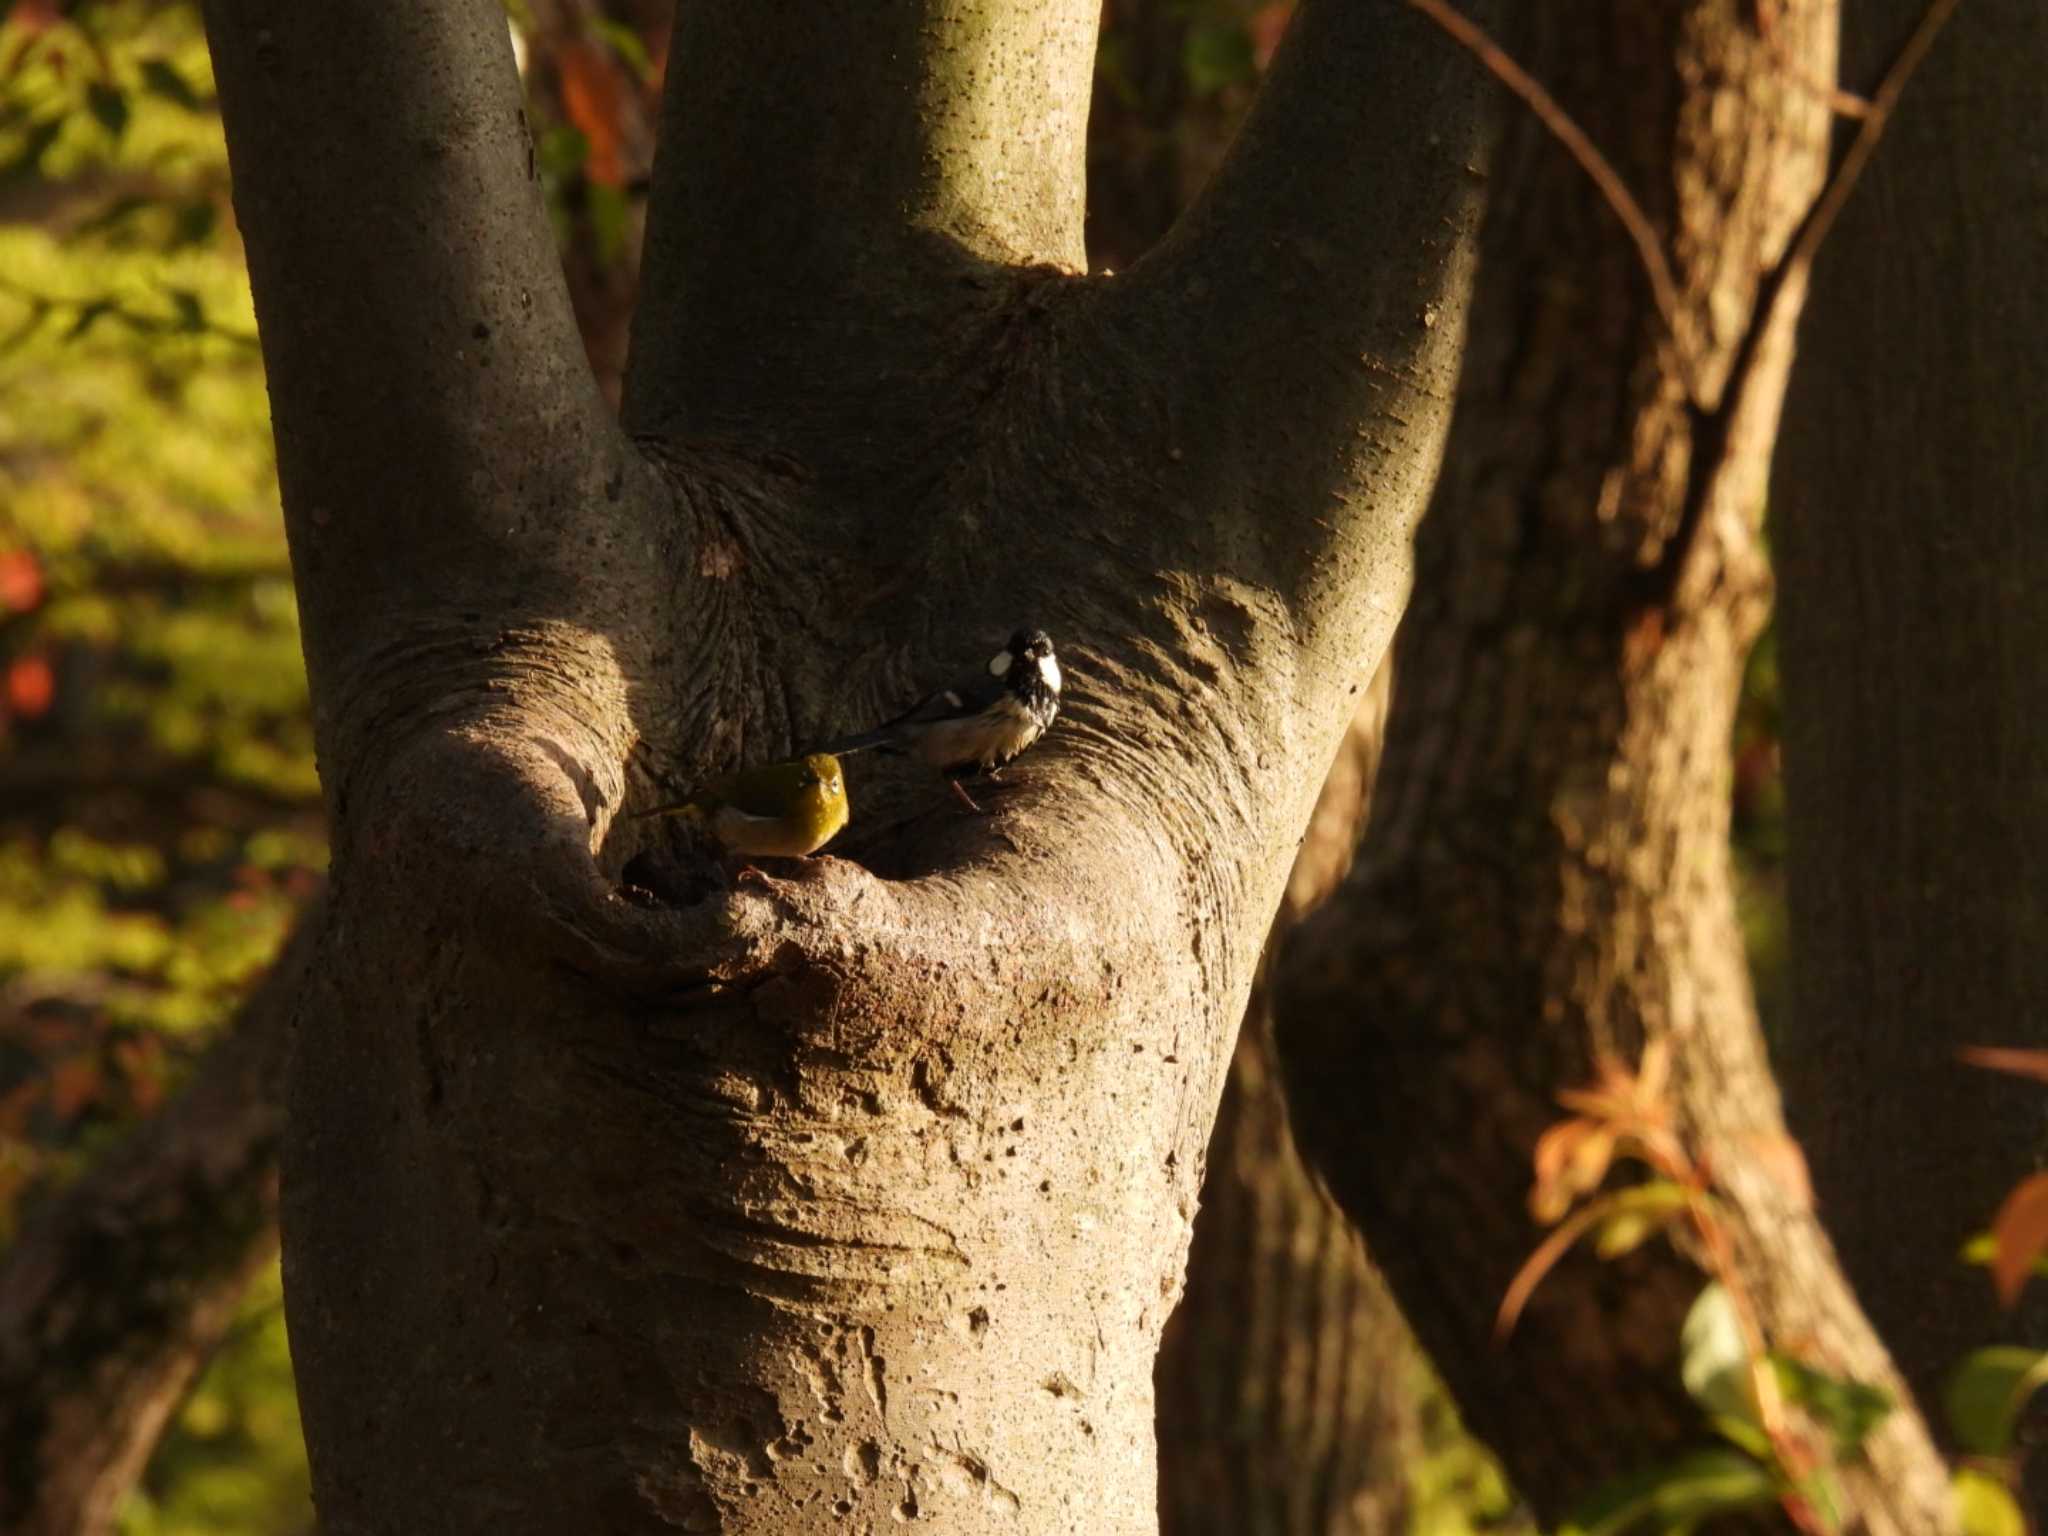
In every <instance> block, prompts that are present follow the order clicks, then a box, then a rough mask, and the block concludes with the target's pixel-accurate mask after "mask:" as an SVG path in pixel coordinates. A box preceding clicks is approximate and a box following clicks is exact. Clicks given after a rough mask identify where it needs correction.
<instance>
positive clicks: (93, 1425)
mask: <svg viewBox="0 0 2048 1536" xmlns="http://www.w3.org/2000/svg"><path fill="white" fill-rule="evenodd" d="M322 913H323V905H322V903H320V902H318V901H316V902H315V903H314V904H313V905H312V906H310V907H309V908H308V909H307V911H306V913H305V914H304V915H303V916H302V917H301V918H300V920H299V926H298V929H297V930H296V932H295V934H294V936H293V938H292V939H291V940H290V942H289V943H288V944H287V945H286V947H285V952H284V954H283V955H282V956H281V957H280V958H279V959H278V961H277V963H276V964H275V965H274V966H273V967H272V968H271V971H270V973H269V975H268V976H266V977H265V978H264V980H263V982H262V983H261V985H259V986H258V988H257V989H256V991H255V993H254V994H253V995H252V996H251V997H250V999H249V1000H248V1002H247V1003H245V1004H244V1005H243V1007H242V1011H241V1014H240V1016H239V1017H238V1018H237V1019H236V1021H235V1023H234V1026H233V1029H232V1032H231V1033H230V1034H229V1035H228V1036H227V1037H226V1038H225V1039H223V1040H222V1041H221V1042H220V1043H219V1044H218V1045H216V1046H215V1047H214V1048H213V1049H212V1050H211V1051H210V1052H209V1053H208V1054H207V1056H206V1059H205V1060H204V1061H203V1062H202V1063H201V1064H200V1066H199V1069H198V1073H197V1075H196V1076H195V1078H194V1079H193V1081H192V1083H191V1084H190V1085H189V1086H188V1087H187V1088H186V1089H185V1090H184V1092H182V1093H181V1094H179V1095H178V1097H177V1098H175V1099H173V1100H172V1101H171V1102H170V1103H169V1104H168V1105H166V1106H165V1107H164V1109H163V1110H162V1111H161V1112H159V1113H158V1114H157V1115H156V1116H155V1117H154V1118H153V1119H151V1120H150V1121H149V1122H148V1123H147V1124H145V1125H144V1126H142V1127H141V1128H140V1129H139V1130H137V1131H136V1132H135V1134H134V1135H133V1136H132V1137H130V1138H129V1140H128V1141H127V1142H126V1143H124V1144H123V1145H122V1146H120V1147H118V1148H116V1149H115V1150H114V1151H113V1152H111V1153H109V1154H108V1155H107V1156H106V1157H105V1158H103V1159H102V1160H101V1161H100V1162H99V1163H98V1164H96V1165H95V1166H94V1167H93V1169H92V1170H91V1171H90V1172H89V1173H87V1174H86V1175H85V1176H84V1177H83V1178H81V1179H80V1180H79V1181H78V1182H77V1183H76V1184H74V1185H72V1186H71V1187H70V1188H69V1189H67V1190H65V1191H64V1192H63V1194H61V1195H60V1196H58V1197H57V1198H56V1199H55V1200H54V1201H53V1202H52V1203H51V1204H50V1205H48V1206H47V1207H45V1208H44V1209H43V1210H41V1211H40V1212H38V1213H37V1214H36V1215H35V1217H34V1218H33V1219H32V1220H31V1221H30V1222H29V1224H28V1226H27V1228H26V1229H25V1230H24V1231H23V1232H22V1234H21V1236H20V1237H19V1239H18V1240H17V1241H16V1242H15V1243H14V1245H13V1246H12V1247H11V1248H10V1249H9V1250H8V1251H7V1254H6V1263H5V1266H4V1267H0V1528H5V1529H6V1530H7V1531H9V1532H10V1533H12V1536H99V1533H102V1532H105V1531H108V1530H110V1529H112V1524H113V1518H114V1512H115V1510H116V1508H117V1507H118V1505H119V1503H120V1499H121V1496H122V1495H123V1494H124V1493H125V1492H127V1490H128V1488H129V1487H130V1485H131V1484H133V1482H134V1481H135V1479H136V1477H137V1476H138V1475H139V1474H140V1473H141V1471H142V1468H143V1465H144V1463H145V1462H147V1461H148V1459H149V1455H150V1452H151V1451H152V1450H154V1449H155V1447H156V1443H157V1439H158V1437H159V1435H161V1433H162V1432H163V1428H164V1426H165V1424H166V1423H167V1422H168V1420H169V1418H170V1415H171V1413H172V1411H173V1410H175V1409H176V1407H177V1406H178V1403H179V1401H180V1399H181V1398H182V1397H183V1396H184V1393H185V1389H186V1388H187V1387H188V1386H189V1385H190V1384H191V1382H192V1380H193V1378H194V1377H195V1376H196V1375H197V1374H198V1372H199V1369H200V1367H202V1366H203V1365H204V1364H205V1363H206V1358H207V1356H208V1355H209V1354H211V1353H212V1351H213V1348H214V1346H215V1345H216V1344H217V1343H219V1341H220V1339H221V1336H222V1335H223V1334H224V1333H225V1332H226V1331H227V1328H228V1325H229V1323H230V1322H231V1321H232V1319H233V1317H234V1310H235V1303H236V1301H237V1299H238V1298H239V1297H240V1296H241V1293H242V1289H243V1287H244V1286H245V1285H246V1284H247V1282H248V1280H249V1277H250V1275H251V1274H252V1273H254V1271H255V1270H256V1268H257V1266H259V1265H260V1264H262V1263H263V1262H264V1260H266V1259H267V1258H269V1256H270V1254H271V1253H272V1251H273V1250H274V1248H275V1246H276V1242H277V1152H278V1138H279V1132H280V1129H281V1125H282V1119H283V1115H282V1093H283V1082H282V1079H283V1075H284V1059H285V1050H286V1044H287V1041H288V1039H289V1029H290V1022H291V1016H292V1009H293V1006H294V1004H295V1002H296V998H297V993H298V988H299V984H300V981H301V979H302V977H303V974H304V971H305V967H306V964H307V961H308V960H309V959H310V957H311V952H312V949H313V947H314V944H315V941H316V939H317V935H318V933H319V928H320V923H321V920H322Z"/></svg>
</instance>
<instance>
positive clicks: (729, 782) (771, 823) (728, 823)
mask: <svg viewBox="0 0 2048 1536" xmlns="http://www.w3.org/2000/svg"><path fill="white" fill-rule="evenodd" d="M640 814H641V815H643V816H687V817H689V818H690V819H691V820H692V821H694V822H696V823H697V824H698V825H699V826H701V827H703V828H704V829H705V831H707V832H708V833H709V834H710V835H711V837H712V839H713V840H714V841H715V842H717V844H718V845H719V847H720V848H722V849H723V850H724V851H725V852H727V853H735V854H740V855H742V856H744V857H748V858H757V857H758V858H802V857H804V856H805V855H806V854H811V853H816V852H817V851H818V850H819V849H820V848H822V847H824V846H825V845H826V844H827V843H829V842H831V841H832V839H833V838H834V837H835V836H837V835H838V832H839V829H840V828H841V827H843V826H845V825H846V818H847V816H848V814H849V813H848V810H847V804H846V778H845V775H844V774H843V773H842V772H841V771H840V767H839V759H838V758H836V757H833V756H832V755H831V754H829V753H826V752H813V753H811V754H810V755H809V756H807V757H800V758H793V759H791V760H789V761H787V762H781V763H763V764H760V765H759V766H758V767H753V768H741V769H739V770H737V771H736V772H733V773H729V774H727V775H725V776H724V777H723V778H719V779H713V780H712V781H711V782H710V783H709V784H706V785H705V786H704V787H703V788H701V789H699V790H698V791H696V793H694V794H692V795H691V796H689V798H687V799H684V800H678V801H676V802H674V803H673V804H671V805H658V806H656V807H655V808H654V809H653V810H651V811H642V812H641V813H640Z"/></svg>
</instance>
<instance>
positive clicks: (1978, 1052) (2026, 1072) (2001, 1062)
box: [1956, 1045, 2048, 1083]
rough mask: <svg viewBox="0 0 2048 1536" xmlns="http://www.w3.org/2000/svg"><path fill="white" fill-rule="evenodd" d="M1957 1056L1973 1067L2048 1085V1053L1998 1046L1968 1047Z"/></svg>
mask: <svg viewBox="0 0 2048 1536" xmlns="http://www.w3.org/2000/svg"><path fill="white" fill-rule="evenodd" d="M1956 1054H1957V1055H1958V1056H1960V1057H1961V1058H1962V1059H1963V1060H1964V1061H1966V1062H1968V1063H1969V1064H1970V1065H1971V1066H1973V1067H1988V1068H1990V1070H1992V1071H1993V1072H2010V1073H2012V1074H2013V1075H2014V1076H2015V1077H2031V1078H2033V1079H2035V1080H2036V1081H2037V1082H2043V1083H2048V1051H2020V1050H2012V1049H2010V1048H2008V1047H2005V1046H1997V1045H1966V1046H1964V1047H1963V1048H1962V1049H1961V1050H1959V1051H1957V1052H1956Z"/></svg>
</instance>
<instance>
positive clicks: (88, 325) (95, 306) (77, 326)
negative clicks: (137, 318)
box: [64, 299, 119, 341]
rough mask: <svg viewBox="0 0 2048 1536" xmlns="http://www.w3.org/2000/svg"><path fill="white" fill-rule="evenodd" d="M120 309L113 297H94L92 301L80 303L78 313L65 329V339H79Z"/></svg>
mask: <svg viewBox="0 0 2048 1536" xmlns="http://www.w3.org/2000/svg"><path fill="white" fill-rule="evenodd" d="M118 311H119V306H118V305H116V304H115V303H114V301H113V300H112V299H94V300H92V301H91V302H90V303H87V304H82V305H80V306H79V310H78V313H77V314H76V315H75V316H74V317H73V318H72V321H71V324H70V325H69V326H67V327H66V328H65V330H64V339H65V340H66V341H76V340H78V339H79V338H80V337H81V336H83V335H85V333H86V332H87V331H90V330H91V329H92V328H93V327H94V326H95V325H97V324H99V322H100V321H102V320H104V319H105V318H106V317H107V316H108V315H111V314H115V313H118Z"/></svg>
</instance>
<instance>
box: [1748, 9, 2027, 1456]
mask: <svg viewBox="0 0 2048 1536" xmlns="http://www.w3.org/2000/svg"><path fill="white" fill-rule="evenodd" d="M1920 11H1921V7H1920V5H1918V4H1917V3H1913V0H1858V3H1857V4H1856V5H1854V6H1852V7H1850V9H1849V26H1848V32H1847V45H1846V49H1845V51H1846V54H1847V60H1848V64H1849V68H1850V78H1852V79H1866V78H1869V77H1870V75H1871V74H1872V73H1873V72H1874V71H1875V70H1876V69H1877V68H1879V67H1881V65H1882V62H1883V61H1884V60H1885V59H1886V58H1888V57H1889V56H1890V55H1891V54H1892V53H1893V52H1894V51H1895V50H1896V49H1897V48H1898V46H1899V42H1900V39H1901V38H1903V37H1904V36H1905V35H1906V34H1907V32H1908V31H1909V30H1910V29H1911V28H1912V26H1913V25H1914V23H1915V22H1916V21H1917V20H1918V19H1919V15H1920ZM2044 122H2048V8H2044V7H2043V6H2041V5H2039V4H2036V3H2034V0H1971V3H1970V4H1969V5H1966V6H1964V7H1963V8H1962V9H1961V10H1960V11H1959V12H1958V13H1957V16H1956V19H1955V21H1954V23H1952V24H1951V25H1950V27H1949V28H1948V29H1947V31H1945V32H1944V33H1943V34H1942V36H1941V38H1940V39H1939V41H1938V42H1937V43H1936V44H1935V47H1934V50H1933V52H1932V53H1931V54H1929V56H1928V58H1927V62H1926V63H1925V64H1924V65H1923V66H1922V67H1921V70H1920V73H1919V74H1918V75H1917V76H1916V77H1915V79H1914V83H1913V90H1912V93H1911V95H1910V96H1909V98H1908V101H1907V107H1906V110H1905V111H1904V112H1903V113H1902V114H1901V116H1900V118H1899V121H1898V122H1897V124H1896V125H1895V126H1894V127H1893V129H1892V131H1891V132H1890V133H1889V134H1888V135H1887V136H1886V138H1885V146H1884V152H1883V154H1882V155H1880V156H1879V157H1878V160H1877V162H1876V163H1875V164H1874V165H1873V166H1872V168H1871V172H1870V176H1869V183H1868V185H1867V187H1866V189H1865V191H1864V193H1863V194H1862V195H1860V196H1859V197H1858V198H1857V200H1856V201H1855V202H1854V203H1853V204H1852V205H1851V206H1850V207H1849V209H1848V211H1847V212H1846V213H1845V214H1844V216H1843V220H1842V228H1841V231H1840V234H1839V236H1838V237H1837V238H1836V239H1835V240H1834V241H1832V242H1831V243H1830V246H1829V248H1828V250H1827V251H1826V252H1825V253H1824V256H1823V259H1822V262H1821V264H1820V267H1819V269H1818V271H1817V274H1816V277H1815V284H1816V286H1815V291H1814V302H1813V316H1812V323H1811V326H1810V328H1809V330H1808V332H1807V334H1806V336H1805V337H1804V338H1803V340H1802V347H1801V357H1800V363H1799V366H1798V367H1797V368H1795V369H1794V370H1793V376H1792V386H1791V394H1790V397H1789V398H1788V400H1787V402H1786V407H1785V411H1786V422H1787V428H1788V434H1789V435H1788V438H1787V441H1786V443H1785V449H1784V452H1783V453H1782V454H1781V455H1780V458H1779V468H1778V472H1777V474H1776V475H1775V476H1774V478H1773V481H1772V495H1773V502H1772V505H1773V508H1774V523H1773V528H1774V538H1775V540H1776V550H1777V556H1778V562H1779V568H1780V571H1781V584H1782V590H1783V600H1782V602H1781V604H1780V613H1779V621H1778V635H1779V655H1780V657H1781V663H1782V667H1783V671H1784V687H1785V720H1786V726H1785V749H1784V750H1785V775H1786V784H1787V788H1788V790H1789V792H1790V796H1791V802H1792V803H1791V815H1792V821H1791V834H1792V835H1791V846H1790V855H1791V908H1792V940H1793V943H1792V957H1793V985H1794V989H1795V998H1796V1002H1795V1006H1794V1009H1793V1019H1794V1023H1793V1027H1792V1028H1791V1029H1790V1030H1789V1031H1788V1033H1787V1039H1786V1041H1785V1049H1784V1052H1783V1056H1784V1078H1785V1086H1786V1093H1787V1096H1788V1108H1789V1110H1790V1112H1791V1116H1792V1123H1793V1126H1794V1128H1795V1129H1797V1130H1798V1132H1799V1134H1800V1138H1801V1140H1803V1141H1804V1142H1805V1143H1806V1146H1807V1151H1808V1154H1809V1156H1811V1158H1812V1159H1813V1173H1814V1182H1815V1185H1816V1186H1817V1187H1818V1189H1819V1191H1820V1198H1821V1203H1822V1210H1823V1211H1824V1212H1825V1214H1826V1216H1827V1218H1828V1227H1829V1230H1830V1231H1831V1232H1832V1233H1833V1234H1834V1236H1835V1241H1836V1243H1837V1244H1838V1245H1839V1246H1840V1247H1841V1250H1842V1257H1843V1260H1844V1262H1845V1263H1846V1264H1847V1265H1848V1267H1849V1272H1850V1274H1851V1275H1853V1276H1854V1277H1855V1280H1856V1285H1857V1289H1858V1291H1859V1292H1860V1293H1861V1294H1862V1295H1863V1297H1864V1299H1865V1302H1866V1304H1867V1305H1868V1307H1869V1308H1870V1313H1871V1316H1872V1318H1873V1319H1874V1320H1875V1321H1876V1322H1877V1323H1878V1325H1879V1327H1881V1328H1882V1329H1883V1330H1884V1333H1885V1336H1886V1338H1888V1339H1889V1340H1891V1342H1892V1348H1893V1351H1894V1353H1896V1354H1897V1356H1898V1358H1899V1364H1900V1366H1901V1368H1902V1369H1904V1371H1905V1372H1906V1374H1907V1376H1908V1377H1909V1378H1910V1379H1911V1380H1912V1381H1913V1383H1914V1385H1915V1386H1916V1387H1918V1388H1919V1389H1920V1390H1921V1391H1922V1392H1923V1393H1930V1394H1931V1393H1933V1392H1934V1391H1936V1390H1937V1389H1938V1387H1939V1385H1940V1383H1941V1381H1942V1380H1943V1378H1944V1376H1945V1375H1946V1374H1947V1372H1948V1371H1949V1370H1950V1369H1951V1368H1952V1367H1953V1366H1954V1365H1955V1363H1956V1362H1957V1360H1958V1359H1959V1358H1960V1357H1961V1355H1962V1354H1963V1352H1964V1351H1966V1350H1968V1349H1971V1348H1973V1347H1975V1346H1977V1345H1980V1344H1985V1343H1989V1342H1991V1341H1992V1340H1994V1339H1999V1338H2005V1339H2014V1340H2027V1341H2031V1342H2034V1343H2040V1342H2043V1341H2048V1287H2043V1286H2042V1285H2041V1284H2040V1283H2038V1282H2036V1283H2035V1285H2034V1286H2033V1287H2032V1288H2031V1290H2030V1292H2029V1293H2028V1305H2027V1306H2026V1307H2025V1308H2024V1310H2023V1311H2022V1313H2021V1315H2019V1316H2017V1317H2010V1318H2005V1317H2001V1316H2000V1315H1999V1314H1998V1310H1997V1307H1996V1304H1995V1302H1994V1299H1993V1295H1992V1290H1991V1286H1990V1284H1989V1282H1988V1281H1987V1280H1986V1278H1985V1276H1984V1273H1983V1271H1981V1270H1976V1269H1972V1268H1970V1267H1969V1266H1967V1265H1964V1264H1961V1263H1959V1262H1957V1259H1956V1253H1957V1250H1958V1249H1959V1248H1960V1247H1961V1246H1962V1244H1963V1242H1964V1241H1965V1239H1966V1238H1967V1237H1968V1236H1969V1235H1970V1233H1972V1232H1974V1231H1976V1230H1979V1229H1981V1228H1982V1227H1983V1226H1985V1225H1986V1224H1987V1223H1988V1221H1989V1218H1990V1216H1991V1214H1992V1212H1993V1211H1994V1210H1996V1209H1997V1206H1998V1203H1999V1200H2000V1197H2001V1196H2002V1195H2003V1194H2004V1193H2005V1191H2006V1190H2007V1189H2009V1188H2011V1186H2012V1185H2013V1184H2014V1183H2016V1182H2017V1181H2018V1180H2019V1179H2020V1178H2021V1177H2022V1176H2024V1175H2025V1174H2026V1173H2027V1172H2029V1171H2031V1170H2032V1169H2033V1168H2035V1167H2036V1166H2038V1164H2039V1162H2040V1160H2041V1157H2042V1154H2043V1152H2044V1150H2048V1145H2044V1138H2043V1130H2042V1128H2043V1114H2042V1111H2043V1099H2042V1089H2041V1087H2040V1085H2039V1084H2037V1083H2030V1082H2023V1081H2020V1080H2018V1079H2015V1078H2001V1077H1997V1076H1994V1075H1992V1074H1990V1073H1988V1072H1982V1071H1977V1070H1974V1069H1972V1068H1968V1067H1965V1066H1963V1065H1962V1064H1961V1063H1960V1062H1958V1061H1957V1060H1956V1059H1955V1052H1956V1048H1957V1047H1958V1046H1962V1045H1968V1044H1973V1043H1976V1044H1993V1045H2020V1046H2030V1047H2032V1048H2034V1049H2037V1050H2038V1049H2041V1048H2042V1047H2044V1046H2048V888H2044V871H2048V644H2044V641H2048V622H2044V617H2043V615H2044V608H2043V602H2044V594H2048V292H2044V289H2043V286H2042V274H2043V272H2044V271H2048V159H2044V157H2043V155H2042V152H2041V147H2040V128H2041V125H2042V124H2043V123H2044ZM2041 1460H2042V1458H2040V1457H2036V1458H2035V1461H2036V1463H2037V1468H2036V1470H2037V1471H2038V1472H2039V1473H2040V1474H2041V1475H2042V1476H2043V1477H2044V1478H2048V1466H2042V1465H2039V1463H2040V1462H2041ZM2042 1491H2043V1492H2044V1493H2048V1486H2044V1487H2043V1490H2042Z"/></svg>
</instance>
